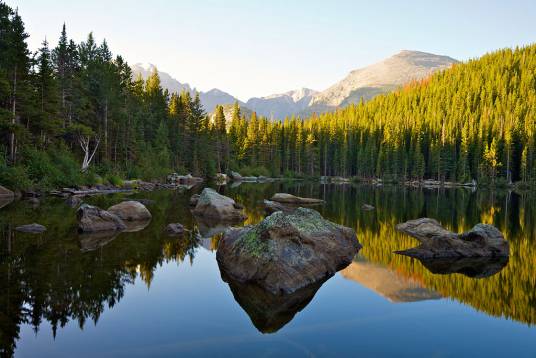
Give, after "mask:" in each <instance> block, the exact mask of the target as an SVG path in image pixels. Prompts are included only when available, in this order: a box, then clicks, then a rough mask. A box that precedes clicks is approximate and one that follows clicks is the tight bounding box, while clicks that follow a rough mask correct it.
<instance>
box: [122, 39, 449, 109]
mask: <svg viewBox="0 0 536 358" xmlns="http://www.w3.org/2000/svg"><path fill="white" fill-rule="evenodd" d="M457 62H458V61H457V60H455V59H453V58H451V57H448V56H441V55H435V54H431V53H427V52H421V51H408V50H403V51H400V52H399V53H397V54H396V55H394V56H391V57H389V58H386V59H384V60H382V61H380V62H378V63H375V64H372V65H370V66H367V67H363V68H360V69H356V70H353V71H351V72H350V73H349V74H348V75H347V76H346V77H345V78H344V79H342V80H341V81H339V82H337V83H335V84H334V85H332V86H330V87H329V88H327V89H326V90H324V91H322V92H317V91H315V90H312V89H309V88H300V89H297V90H292V91H288V92H285V93H279V94H273V95H269V96H264V97H253V98H250V99H249V100H248V101H247V102H246V103H244V102H242V101H240V100H238V99H237V98H236V97H234V96H233V95H231V94H229V93H227V92H225V91H222V90H220V89H217V88H213V89H211V90H210V91H207V92H199V96H200V98H201V103H202V104H203V107H204V108H205V111H206V112H207V113H211V112H213V111H214V109H215V107H216V105H218V104H221V105H230V104H233V103H235V102H238V103H239V105H240V107H241V108H243V109H245V112H244V113H246V112H247V113H251V111H254V112H257V114H258V115H262V116H265V117H267V118H269V119H284V118H285V117H287V116H292V115H302V116H307V115H310V114H311V113H313V112H316V113H323V112H327V111H330V110H334V109H336V108H340V107H345V106H347V105H349V104H351V103H357V102H359V101H360V100H361V99H363V100H365V101H367V100H370V99H371V98H373V97H374V96H377V95H379V94H382V93H387V92H390V91H393V90H395V89H396V88H398V87H400V86H402V85H404V84H406V83H408V82H410V81H412V80H420V79H423V78H425V77H428V76H429V75H431V74H432V73H434V72H436V71H440V70H444V69H447V68H449V67H451V66H452V65H453V64H455V63H457ZM155 68H156V67H155V66H154V65H153V64H141V63H137V64H135V65H133V66H132V72H133V76H138V75H141V76H142V77H143V78H144V79H146V78H147V77H148V76H149V75H150V74H151V73H152V71H154V69H155ZM158 73H159V75H160V81H161V83H162V87H163V88H166V89H167V90H168V91H169V92H170V93H172V92H177V93H178V92H181V91H188V92H190V93H191V94H192V95H194V92H195V91H196V89H195V88H193V87H191V86H190V85H189V84H188V83H181V82H179V81H178V80H176V79H175V78H173V77H172V76H171V75H169V74H168V73H166V72H162V71H160V70H159V71H158ZM227 107H228V108H229V106H227Z"/></svg>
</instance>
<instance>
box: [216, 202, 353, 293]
mask: <svg viewBox="0 0 536 358" xmlns="http://www.w3.org/2000/svg"><path fill="white" fill-rule="evenodd" d="M360 248H361V245H360V244H359V242H358V241H357V238H356V234H355V232H354V230H352V229H350V228H347V227H344V226H341V225H337V224H335V223H332V222H330V221H328V220H325V219H324V218H323V217H322V216H321V215H320V214H319V213H318V212H317V211H315V210H311V209H305V208H297V209H296V210H294V211H293V212H292V213H290V214H285V213H283V212H282V211H278V212H275V213H273V214H272V215H270V216H268V217H266V218H265V219H264V220H263V221H262V222H261V223H259V224H258V225H255V226H247V227H244V228H234V229H229V230H227V231H226V232H225V234H224V236H223V239H222V240H221V241H220V243H219V247H218V252H217V254H216V258H217V260H218V263H219V266H220V270H221V271H222V273H224V274H225V275H226V276H228V277H230V278H231V279H233V280H235V281H238V282H242V283H254V284H257V285H259V286H260V287H262V288H264V289H266V290H268V291H270V292H272V293H273V294H280V293H285V294H288V293H292V292H294V291H296V290H298V289H300V288H302V287H305V286H308V285H310V284H312V283H315V282H318V281H319V280H322V279H325V278H327V277H329V276H331V275H333V274H334V273H335V272H337V271H338V270H340V269H342V268H344V267H345V266H347V265H348V264H350V263H351V262H352V259H353V257H354V256H355V254H357V252H358V251H359V249H360Z"/></svg>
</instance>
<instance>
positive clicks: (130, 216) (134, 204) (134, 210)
mask: <svg viewBox="0 0 536 358" xmlns="http://www.w3.org/2000/svg"><path fill="white" fill-rule="evenodd" d="M108 212H110V213H112V214H115V215H117V216H119V218H121V220H124V221H144V220H149V219H151V217H152V216H151V212H150V211H149V210H147V208H146V207H145V205H143V204H142V203H140V202H139V201H134V200H129V201H123V202H121V203H119V204H116V205H113V206H110V207H109V208H108Z"/></svg>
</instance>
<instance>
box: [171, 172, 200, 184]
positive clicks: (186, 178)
mask: <svg viewBox="0 0 536 358" xmlns="http://www.w3.org/2000/svg"><path fill="white" fill-rule="evenodd" d="M167 181H168V183H171V184H197V183H201V182H202V181H203V178H200V177H195V176H193V175H192V174H186V175H179V174H177V173H172V174H170V175H168V177H167Z"/></svg>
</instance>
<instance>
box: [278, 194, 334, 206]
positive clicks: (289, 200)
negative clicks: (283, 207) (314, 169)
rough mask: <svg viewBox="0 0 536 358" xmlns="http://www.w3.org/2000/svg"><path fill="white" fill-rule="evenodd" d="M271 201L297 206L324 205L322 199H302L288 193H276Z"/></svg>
mask: <svg viewBox="0 0 536 358" xmlns="http://www.w3.org/2000/svg"><path fill="white" fill-rule="evenodd" d="M270 200H271V201H277V202H279V203H284V204H296V205H311V204H322V203H324V200H322V199H314V198H302V197H299V196H294V195H292V194H287V193H276V194H274V196H272V198H271V199H270Z"/></svg>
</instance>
